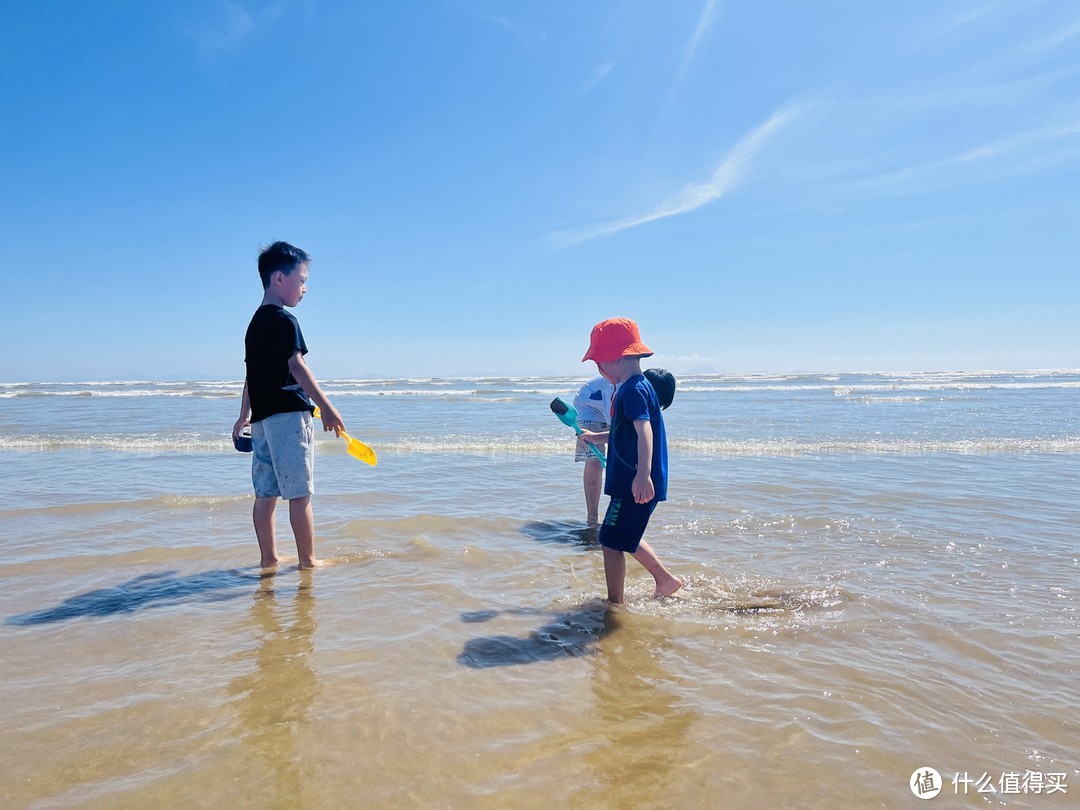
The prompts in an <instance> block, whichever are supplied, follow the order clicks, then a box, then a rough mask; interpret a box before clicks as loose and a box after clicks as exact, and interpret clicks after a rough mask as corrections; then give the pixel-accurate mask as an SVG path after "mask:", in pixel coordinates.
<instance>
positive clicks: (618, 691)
mask: <svg viewBox="0 0 1080 810" xmlns="http://www.w3.org/2000/svg"><path fill="white" fill-rule="evenodd" d="M649 624H650V620H649V619H648V618H646V617H641V616H635V615H633V614H629V613H627V612H625V611H624V610H621V609H609V610H608V611H607V612H606V613H605V614H604V629H603V632H602V636H603V642H602V643H601V644H599V645H598V648H597V654H596V655H593V656H590V657H589V659H588V661H589V665H590V667H591V670H592V672H591V673H590V678H589V683H590V684H591V686H592V690H593V695H594V696H595V699H596V700H595V703H594V704H593V710H592V715H593V718H594V722H593V724H592V736H593V741H594V745H593V747H592V748H591V750H589V751H588V752H587V753H585V755H584V761H585V763H586V764H587V765H588V766H589V767H590V768H591V769H592V771H593V772H594V774H595V779H594V780H591V783H590V784H587V785H583V786H582V787H581V788H580V789H579V790H578V791H577V792H576V793H574V794H573V795H572V801H571V802H570V804H571V806H573V807H663V806H665V805H666V803H667V802H666V799H667V798H668V797H669V796H671V795H673V793H672V790H673V788H674V785H673V780H675V779H677V778H678V773H679V770H680V769H681V768H683V767H684V766H686V765H687V764H688V762H687V761H688V758H689V748H690V730H691V728H692V727H693V726H694V724H695V723H696V722H697V721H698V719H699V715H698V712H696V711H693V710H691V709H689V708H687V707H686V706H684V705H681V703H680V701H679V700H678V699H677V698H676V697H675V695H676V694H677V693H678V692H679V691H685V687H680V686H679V680H680V679H679V678H678V677H677V676H676V675H674V674H672V673H671V672H670V671H669V670H668V669H667V668H665V666H664V664H663V651H664V648H665V647H666V646H667V643H668V639H669V637H668V635H667V634H666V633H665V632H664V631H663V628H659V629H657V630H651V629H650V627H649V626H648V625H649Z"/></svg>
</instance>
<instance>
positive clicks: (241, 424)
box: [232, 416, 251, 442]
mask: <svg viewBox="0 0 1080 810" xmlns="http://www.w3.org/2000/svg"><path fill="white" fill-rule="evenodd" d="M250 425H251V420H250V419H249V418H248V417H246V416H241V417H240V418H239V419H237V420H236V424H235V425H233V429H232V438H233V441H234V442H235V441H236V440H237V439H238V438H240V431H242V430H243V429H244V428H246V427H248V426H250Z"/></svg>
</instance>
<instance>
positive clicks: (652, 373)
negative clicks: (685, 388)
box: [643, 368, 675, 410]
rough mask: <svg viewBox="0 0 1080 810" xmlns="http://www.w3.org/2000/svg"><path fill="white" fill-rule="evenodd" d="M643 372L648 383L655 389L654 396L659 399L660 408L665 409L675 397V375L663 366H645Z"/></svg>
mask: <svg viewBox="0 0 1080 810" xmlns="http://www.w3.org/2000/svg"><path fill="white" fill-rule="evenodd" d="M643 373H644V374H645V379H646V380H648V381H649V385H651V386H652V387H653V390H654V391H656V397H657V399H659V400H660V410H665V409H666V408H667V406H668V405H670V404H671V401H672V400H673V399H675V376H674V375H673V374H672V373H671V372H670V371H668V370H667V369H664V368H647V369H645V371H644V372H643Z"/></svg>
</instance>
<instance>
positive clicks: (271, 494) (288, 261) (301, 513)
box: [233, 242, 345, 568]
mask: <svg viewBox="0 0 1080 810" xmlns="http://www.w3.org/2000/svg"><path fill="white" fill-rule="evenodd" d="M310 262H311V257H310V256H308V254H307V253H305V252H304V251H302V250H300V249H299V248H297V247H293V246H292V245H290V244H289V243H288V242H274V244H272V245H270V247H268V248H266V249H265V250H264V251H263V252H262V253H261V254H259V275H260V276H261V277H262V284H263V300H262V305H261V306H260V307H259V308H258V309H257V310H256V311H255V315H254V316H253V317H252V319H251V323H250V324H249V325H248V329H247V334H246V335H245V337H244V349H245V355H244V361H245V362H246V364H247V375H246V377H245V380H244V395H243V399H242V400H241V404H240V418H239V419H237V420H236V424H235V425H233V441H236V439H237V438H238V437H239V435H240V431H241V430H243V429H244V428H245V427H247V426H249V425H250V426H251V445H252V452H253V456H252V460H251V481H252V484H253V485H254V487H255V506H254V508H253V510H252V519H253V521H254V523H255V536H256V538H257V539H258V541H259V551H260V554H261V558H262V559H261V561H260V562H261V565H262V566H263V567H264V568H269V567H272V566H275V565H277V564H278V562H280V558H279V557H278V554H277V545H276V542H275V536H274V511H275V509H276V507H277V501H278V498H284V499H285V500H287V501H288V502H289V522H290V524H291V525H292V530H293V536H294V537H295V538H296V553H297V554H298V555H299V558H300V559H299V565H300V568H314V567H316V566H318V565H321V562H320V561H319V560H317V559H316V558H315V521H314V517H313V516H312V512H311V495H312V494H313V493H314V491H315V482H314V465H315V430H314V426H313V424H312V411H313V407H312V402H313V401H314V404H315V405H318V406H319V408H320V409H321V410H322V423H323V430H332V431H334V433H335V435H338V436H340V435H341V431H343V430H344V429H345V425H344V424H343V423H342V421H341V414H339V413H338V412H337V409H336V408H334V406H333V405H331V404H330V400H328V399H327V398H326V394H324V393H323V391H322V389H321V388H319V383H318V382H317V381H316V379H315V377H314V375H313V374H312V373H311V370H310V369H309V368H308V366H307V363H305V362H304V355H305V354H307V350H308V349H307V344H306V343H305V342H304V335H303V333H302V332H301V331H300V324H299V323H298V322H297V320H296V318H295V317H293V315H292V314H290V313H288V312H286V311H285V307H295V306H296V305H297V304H299V303H300V301H301V299H302V298H303V297H304V294H305V293H306V292H307V287H306V284H307V278H308V265H309V264H310Z"/></svg>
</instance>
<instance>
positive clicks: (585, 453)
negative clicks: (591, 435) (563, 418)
mask: <svg viewBox="0 0 1080 810" xmlns="http://www.w3.org/2000/svg"><path fill="white" fill-rule="evenodd" d="M577 424H578V427H579V428H581V429H582V430H592V431H595V432H597V433H602V432H607V431H608V430H610V429H611V425H609V424H608V423H607V422H594V421H592V420H591V419H581V420H579V421H578V423H577ZM599 449H600V450H603V449H604V448H603V447H601V448H599ZM590 458H591V459H596V456H595V455H593V451H592V450H590V449H589V448H588V447H586V446H585V443H584V442H578V443H577V445H576V446H575V447H574V461H588V460H589V459H590Z"/></svg>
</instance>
